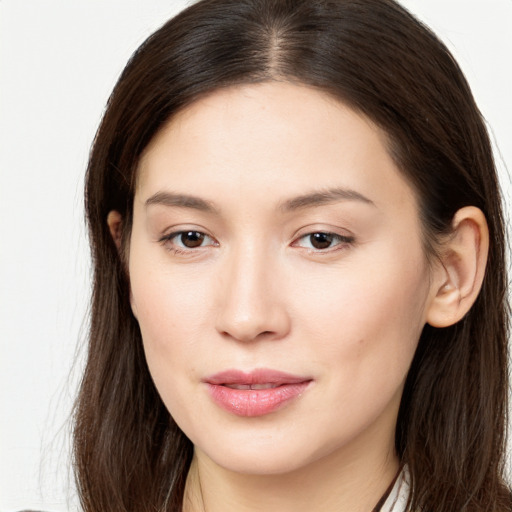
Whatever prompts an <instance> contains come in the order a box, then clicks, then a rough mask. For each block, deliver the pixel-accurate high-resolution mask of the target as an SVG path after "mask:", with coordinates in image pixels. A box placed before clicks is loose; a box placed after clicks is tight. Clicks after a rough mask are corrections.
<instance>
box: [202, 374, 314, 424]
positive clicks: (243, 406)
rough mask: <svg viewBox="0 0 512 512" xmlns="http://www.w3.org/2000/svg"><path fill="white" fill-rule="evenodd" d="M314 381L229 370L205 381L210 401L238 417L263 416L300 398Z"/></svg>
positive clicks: (292, 376) (301, 377) (283, 375)
mask: <svg viewBox="0 0 512 512" xmlns="http://www.w3.org/2000/svg"><path fill="white" fill-rule="evenodd" d="M312 381H313V379H312V378H310V377H304V376H298V375H292V374H289V373H284V372H280V371H277V370H270V369H265V368H260V369H256V370H254V371H252V372H249V373H245V372H242V371H239V370H227V371H224V372H220V373H217V374H215V375H212V376H210V377H208V378H206V379H205V380H204V383H205V384H206V385H207V389H208V392H209V394H210V397H211V398H212V400H213V401H214V403H215V404H217V405H218V406H220V407H221V408H222V409H224V410H226V411H228V412H230V413H232V414H235V415H237V416H246V417H252V416H263V415H266V414H270V413H272V412H274V411H277V410H279V409H281V408H282V407H284V406H285V405H287V404H289V403H290V402H292V401H294V400H295V399H297V398H299V397H300V396H301V395H302V394H303V393H304V391H305V390H306V389H307V388H308V386H309V385H310V384H311V382H312Z"/></svg>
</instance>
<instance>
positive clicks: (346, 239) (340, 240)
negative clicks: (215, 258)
mask: <svg viewBox="0 0 512 512" xmlns="http://www.w3.org/2000/svg"><path fill="white" fill-rule="evenodd" d="M187 234H188V235H191V234H194V235H197V236H198V238H202V240H201V242H200V243H201V245H198V246H196V247H184V246H178V247H176V246H175V245H171V243H172V241H173V240H174V239H177V238H178V237H181V236H183V235H187ZM316 235H320V236H321V237H325V238H328V239H329V238H330V241H329V242H330V243H332V242H334V241H337V243H335V244H334V245H330V246H329V247H325V248H323V249H318V248H315V247H304V246H302V245H300V244H299V242H300V241H301V240H305V239H307V238H308V237H309V240H310V242H311V237H313V236H316ZM205 239H209V240H211V241H212V242H213V243H210V244H207V245H202V242H203V240H205ZM354 241H355V238H354V237H353V236H346V235H339V234H337V233H331V232H329V231H312V232H309V233H306V234H304V235H301V236H300V237H298V238H297V239H295V240H294V241H293V242H292V244H291V246H292V247H302V248H303V249H306V250H307V251H308V252H309V253H313V254H327V253H331V252H334V251H338V250H343V249H345V248H346V247H347V246H349V245H352V244H353V243H354ZM159 242H160V243H162V244H164V245H165V246H166V248H167V249H168V250H169V251H171V252H172V253H174V254H178V255H191V253H193V252H194V251H195V249H201V248H204V247H208V246H218V245H219V244H218V242H216V241H215V240H214V239H213V238H212V237H211V236H209V235H207V234H206V233H204V232H202V231H197V230H193V229H190V230H181V231H174V232H172V233H169V234H168V235H165V236H164V237H162V238H161V239H160V240H159ZM311 245H312V244H311Z"/></svg>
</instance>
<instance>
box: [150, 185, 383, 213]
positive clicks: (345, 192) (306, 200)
mask: <svg viewBox="0 0 512 512" xmlns="http://www.w3.org/2000/svg"><path fill="white" fill-rule="evenodd" d="M339 201H359V202H362V203H365V204H368V205H371V206H375V203H374V202H373V201H372V200H371V199H368V198H367V197H366V196H364V195H362V194H360V193H359V192H356V191H355V190H351V189H346V188H339V187H338V188H332V189H328V190H323V191H315V192H311V193H308V194H304V195H301V196H297V197H293V198H291V199H288V200H287V201H285V202H283V203H281V204H280V205H279V209H280V210H281V211H283V212H291V211H296V210H301V209H305V208H313V207H315V206H322V205H325V204H332V203H337V202H339ZM151 205H162V206H174V207H178V208H190V209H193V210H199V211H202V212H206V213H218V210H217V208H215V206H214V205H213V203H212V202H210V201H206V200H204V199H201V198H200V197H196V196H191V195H188V194H176V193H172V192H157V193H156V194H153V195H152V196H151V197H150V198H149V199H147V200H146V202H145V206H146V208H147V207H148V206H151Z"/></svg>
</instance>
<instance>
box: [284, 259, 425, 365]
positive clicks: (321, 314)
mask: <svg viewBox="0 0 512 512" xmlns="http://www.w3.org/2000/svg"><path fill="white" fill-rule="evenodd" d="M423 261H424V260H423V255H422V253H421V251H414V252H412V251H410V250H409V251H408V252H407V253H403V252H402V253H401V254H400V253H399V252H398V251H395V250H387V251H384V250H383V251H381V252H380V254H379V257H375V254H372V257H370V255H369V257H368V258H365V257H360V258H359V259H358V260H357V262H353V261H351V262H350V264H348V263H347V265H346V267H340V268H337V269H336V268H335V269H332V275H330V276H329V275H326V276H324V278H323V280H322V281H319V280H318V279H314V278H313V279H310V280H304V281H303V286H302V290H298V291H297V290H295V292H294V293H291V291H290V294H291V296H293V297H296V301H295V309H296V312H295V316H296V317H297V323H298V324H299V325H302V328H303V330H306V331H307V332H308V334H309V336H310V337H311V338H312V339H314V340H316V347H317V349H318V350H317V351H315V354H316V355H317V357H320V355H319V352H321V354H322V355H321V357H322V360H323V362H324V364H330V363H331V362H333V364H334V362H336V364H338V365H341V366H342V367H343V368H344V371H346V372H348V373H351V374H354V373H355V372H358V371H360V370H361V371H362V368H363V365H364V367H365V371H368V369H369V368H368V367H369V366H370V370H371V365H373V366H374V367H375V368H376V369H377V368H378V369H379V370H380V369H381V368H382V367H383V366H384V365H388V366H389V367H390V368H391V369H392V368H396V371H397V372H399V373H400V372H401V373H403V372H406V371H407V370H408V366H409V364H410V361H411V360H412V357H413V355H414V351H415V349H416V345H417V342H418V339H419V336H420V333H421V330H422V328H423V325H424V323H425V306H426V301H427V296H428V290H429V285H428V282H429V274H428V268H427V265H426V263H423ZM319 282H323V283H325V286H323V287H319V286H318V283H319ZM314 283H316V286H313V284H314ZM370 373H371V371H370Z"/></svg>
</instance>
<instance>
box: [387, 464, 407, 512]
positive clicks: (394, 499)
mask: <svg viewBox="0 0 512 512" xmlns="http://www.w3.org/2000/svg"><path fill="white" fill-rule="evenodd" d="M408 498H409V471H408V470H407V466H406V467H404V469H403V470H402V471H401V473H400V474H399V475H398V478H397V479H396V482H395V485H394V486H393V489H391V492H390V493H389V496H388V498H387V500H386V501H385V502H384V504H383V505H382V507H381V509H380V512H406V508H405V507H406V505H407V499H408Z"/></svg>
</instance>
